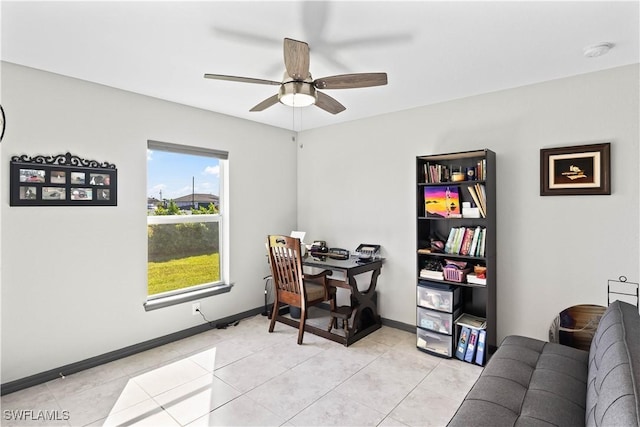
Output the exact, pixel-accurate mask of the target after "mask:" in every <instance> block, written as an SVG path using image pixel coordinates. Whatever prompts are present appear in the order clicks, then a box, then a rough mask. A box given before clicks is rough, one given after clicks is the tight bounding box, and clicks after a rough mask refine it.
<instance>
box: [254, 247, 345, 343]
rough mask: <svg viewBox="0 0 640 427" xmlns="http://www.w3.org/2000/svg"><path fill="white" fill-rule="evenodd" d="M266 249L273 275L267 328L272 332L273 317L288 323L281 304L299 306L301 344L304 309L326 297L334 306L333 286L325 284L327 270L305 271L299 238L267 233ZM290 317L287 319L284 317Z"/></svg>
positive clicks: (304, 317) (324, 299) (304, 316)
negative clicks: (282, 314)
mask: <svg viewBox="0 0 640 427" xmlns="http://www.w3.org/2000/svg"><path fill="white" fill-rule="evenodd" d="M267 243H268V250H269V264H270V266H271V274H272V276H273V288H274V290H275V297H274V302H273V308H272V310H271V323H270V324H269V332H273V328H274V326H275V324H276V320H277V321H279V322H282V323H285V324H291V323H289V322H286V321H284V320H283V317H282V316H280V304H288V305H289V306H291V307H298V308H300V312H301V313H300V321H299V325H298V344H302V336H303V335H304V328H305V323H306V320H307V309H308V308H309V307H311V306H313V305H316V304H320V303H321V302H324V301H329V302H330V305H331V309H332V310H333V308H334V307H333V304H334V303H333V300H334V299H333V294H334V293H335V289H334V288H332V287H330V286H328V285H327V275H328V274H329V273H330V270H324V271H323V272H321V273H319V274H314V275H310V274H304V273H303V271H302V260H301V254H302V252H301V251H300V240H299V239H296V238H294V237H288V236H279V235H275V236H269V237H268V239H267ZM285 320H289V319H285Z"/></svg>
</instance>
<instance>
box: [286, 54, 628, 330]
mask: <svg viewBox="0 0 640 427" xmlns="http://www.w3.org/2000/svg"><path fill="white" fill-rule="evenodd" d="M639 95H640V91H639V76H638V66H637V65H634V66H627V67H621V68H617V69H612V70H608V71H604V72H598V73H593V74H587V75H581V76H576V77H572V78H566V79H561V80H556V81H550V82H546V83H542V84H537V85H532V86H527V87H521V88H516V89H511V90H505V91H501V92H497V93H491V94H486V95H480V96H474V97H470V98H465V99H460V100H455V101H451V102H446V103H442V104H438V105H432V106H426V107H422V108H417V109H412V110H408V111H403V112H399V113H395V114H388V115H383V116H379V117H374V118H371V119H367V120H360V121H357V122H351V123H345V124H341V125H335V126H330V127H326V128H321V129H316V130H310V131H305V132H302V133H301V134H300V135H299V138H298V142H299V147H298V182H299V184H298V226H299V228H301V229H304V230H306V231H307V232H308V236H309V239H308V240H313V239H323V240H327V242H328V244H329V245H330V246H340V247H346V248H349V249H353V248H355V247H356V245H357V244H358V243H360V242H364V243H379V244H381V245H382V246H383V248H384V255H385V256H386V257H387V261H386V263H385V265H384V267H383V270H382V275H381V276H380V278H379V281H378V284H379V286H378V289H379V293H380V295H379V301H380V302H379V305H380V312H381V315H382V316H383V317H384V318H388V319H393V320H396V321H400V322H404V323H407V324H415V283H416V267H415V266H416V255H415V229H416V219H415V203H416V200H415V194H416V190H415V188H416V187H415V157H416V156H418V155H424V154H434V153H447V152H456V151H466V150H474V149H482V148H489V149H491V150H493V151H495V152H496V155H497V170H498V172H497V175H498V176H497V197H498V199H497V211H498V212H497V225H498V231H497V238H498V252H497V253H498V255H497V259H498V272H497V274H498V276H497V277H498V288H497V306H498V313H497V315H498V325H497V329H498V331H497V332H498V340H501V339H502V338H503V337H504V336H505V335H507V334H513V333H517V334H524V335H529V336H533V337H537V338H540V339H547V337H548V329H549V325H550V323H551V321H552V319H553V318H554V317H555V316H556V315H557V314H558V312H559V311H561V310H563V309H564V308H566V307H569V306H572V305H576V304H585V303H586V304H600V305H606V303H607V280H609V279H617V278H618V277H619V276H620V275H625V276H627V277H628V278H629V280H631V281H634V282H638V279H639V267H638V259H639V252H638V245H639V243H638V242H639V238H638V229H639V228H638V225H639V219H638V206H639V203H638V199H639V180H638V158H639V152H638V141H639V139H640V138H639V131H638V120H639V119H638V118H639V108H638V99H639ZM606 141H609V142H611V144H612V148H611V153H612V159H611V169H612V177H611V179H612V195H610V196H570V197H569V196H564V197H559V196H555V197H541V196H540V195H539V182H540V181H539V176H540V175H539V168H540V166H539V165H540V149H541V148H546V147H557V146H568V145H581V144H589V143H599V142H606Z"/></svg>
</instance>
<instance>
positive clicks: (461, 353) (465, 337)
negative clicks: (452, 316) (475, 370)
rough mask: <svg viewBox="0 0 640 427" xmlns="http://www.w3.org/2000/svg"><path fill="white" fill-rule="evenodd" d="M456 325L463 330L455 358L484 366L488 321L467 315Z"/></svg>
mask: <svg viewBox="0 0 640 427" xmlns="http://www.w3.org/2000/svg"><path fill="white" fill-rule="evenodd" d="M456 325H457V326H459V327H460V328H461V329H460V336H459V338H458V345H457V346H456V353H455V356H456V357H457V358H458V359H460V360H463V361H465V362H469V363H476V364H478V365H480V366H482V365H484V361H485V342H486V337H487V331H486V327H487V321H486V320H485V319H483V318H481V317H476V316H472V315H470V314H466V313H465V314H463V315H462V316H460V317H459V318H458V319H457V320H456Z"/></svg>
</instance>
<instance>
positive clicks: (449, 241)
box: [444, 227, 458, 254]
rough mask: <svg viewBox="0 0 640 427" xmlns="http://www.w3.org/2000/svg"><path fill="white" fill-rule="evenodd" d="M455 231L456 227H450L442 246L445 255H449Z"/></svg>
mask: <svg viewBox="0 0 640 427" xmlns="http://www.w3.org/2000/svg"><path fill="white" fill-rule="evenodd" d="M457 230H458V228H457V227H451V230H449V237H447V242H446V243H445V244H444V252H445V253H447V254H450V253H451V248H452V247H453V241H454V240H455V237H456V231H457Z"/></svg>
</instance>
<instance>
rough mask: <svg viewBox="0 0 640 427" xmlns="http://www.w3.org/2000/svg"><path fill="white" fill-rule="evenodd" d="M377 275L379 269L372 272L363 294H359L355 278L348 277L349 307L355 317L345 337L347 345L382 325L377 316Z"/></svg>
mask: <svg viewBox="0 0 640 427" xmlns="http://www.w3.org/2000/svg"><path fill="white" fill-rule="evenodd" d="M379 275H380V269H376V270H373V272H372V275H371V282H370V284H369V288H368V289H367V290H366V291H364V292H360V290H359V289H358V283H357V282H356V279H355V277H353V276H351V277H349V286H350V287H351V305H352V306H353V307H354V310H355V316H354V318H353V326H352V330H351V331H350V333H349V334H348V335H349V336H348V337H347V345H349V344H351V342H355V341H357V340H358V339H360V338H362V337H364V336H365V335H367V334H369V333H370V332H372V331H374V330H376V329H379V328H380V326H381V325H382V321H381V320H380V316H379V315H378V307H377V301H376V286H377V284H378V276H379ZM359 335H360V336H359ZM349 341H351V342H349Z"/></svg>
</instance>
